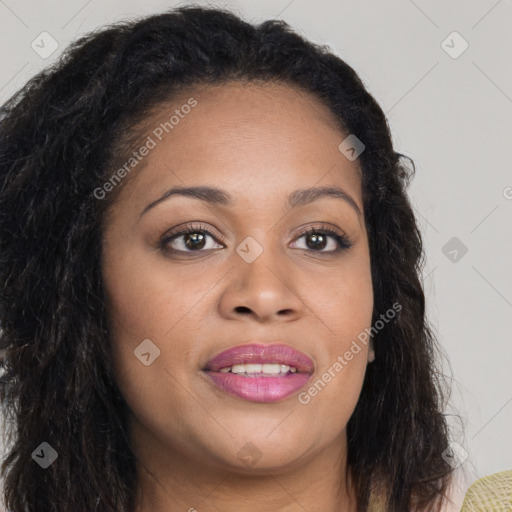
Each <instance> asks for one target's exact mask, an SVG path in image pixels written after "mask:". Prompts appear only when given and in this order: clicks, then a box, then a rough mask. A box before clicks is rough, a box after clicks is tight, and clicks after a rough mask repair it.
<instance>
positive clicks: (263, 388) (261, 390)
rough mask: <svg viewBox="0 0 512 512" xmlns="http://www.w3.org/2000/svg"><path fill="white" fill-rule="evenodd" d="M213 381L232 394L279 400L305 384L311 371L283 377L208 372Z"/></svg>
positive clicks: (247, 397)
mask: <svg viewBox="0 0 512 512" xmlns="http://www.w3.org/2000/svg"><path fill="white" fill-rule="evenodd" d="M206 374H207V375H208V376H209V377H210V379H211V380H212V381H213V383H214V384H215V385H216V386H218V387H219V388H220V389H222V390H223V391H225V392H226V393H230V394H231V395H234V396H238V397H239V398H243V399H245V400H250V401H252V402H264V403H269V402H277V401H278V400H282V399H283V398H286V397H288V396H290V395H293V394H294V393H296V392H297V391H299V389H301V388H302V387H304V386H305V384H306V382H307V381H308V380H309V377H310V374H309V373H289V374H286V375H283V376H281V377H243V376H240V375H237V374H235V373H222V372H206Z"/></svg>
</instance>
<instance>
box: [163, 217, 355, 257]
mask: <svg viewBox="0 0 512 512" xmlns="http://www.w3.org/2000/svg"><path fill="white" fill-rule="evenodd" d="M191 233H205V234H207V235H208V236H210V237H211V238H213V239H214V240H215V241H216V242H221V243H224V241H225V238H224V237H223V236H222V235H220V236H218V237H217V236H215V235H214V234H213V233H212V232H211V231H210V230H209V229H207V228H206V227H205V226H203V225H201V224H188V225H187V226H185V228H184V229H182V230H181V231H178V232H176V233H171V234H169V235H164V237H163V238H162V239H161V240H160V243H159V247H160V248H161V249H162V250H165V251H167V252H171V253H180V254H183V253H185V254H190V253H194V252H198V253H200V252H207V251H208V250H217V249H207V250H201V249H198V250H196V251H182V250H180V249H171V248H169V247H167V244H169V243H170V242H172V241H173V240H175V239H177V238H179V237H180V236H183V235H188V234H191ZM307 235H328V236H330V237H332V238H334V239H335V240H336V241H337V242H338V248H337V249H335V250H333V251H323V250H318V251H315V250H314V249H302V250H309V251H313V252H318V253H320V254H338V253H340V252H343V251H346V250H347V249H350V248H351V247H352V246H353V245H354V244H353V242H352V241H351V240H350V238H349V237H348V236H346V235H342V234H339V233H337V232H336V231H334V230H332V229H330V228H327V227H320V228H317V227H314V228H308V229H305V230H303V231H301V232H300V233H299V234H298V236H297V238H296V240H298V239H299V238H302V237H303V236H307ZM217 239H219V240H217Z"/></svg>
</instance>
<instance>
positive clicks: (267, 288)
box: [219, 250, 306, 323]
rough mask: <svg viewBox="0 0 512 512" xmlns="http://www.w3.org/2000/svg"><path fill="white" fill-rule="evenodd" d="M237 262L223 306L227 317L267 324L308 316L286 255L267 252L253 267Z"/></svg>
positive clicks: (221, 302) (224, 294)
mask: <svg viewBox="0 0 512 512" xmlns="http://www.w3.org/2000/svg"><path fill="white" fill-rule="evenodd" d="M233 258H234V268H233V269H232V270H231V272H229V274H228V276H229V281H228V284H227V285H226V288H225V289H224V291H223V293H222V296H221V298H220V304H219V307H220V311H221V314H222V315H223V316H224V317H226V318H230V319H237V320H241V319H245V318H251V319H252V320H254V321H256V322H258V323H267V322H273V321H278V322H291V321H294V320H297V319H299V318H300V317H301V316H302V315H303V314H304V309H305V308H306V306H305V304H304V302H303V299H302V297H301V296H300V292H301V291H302V290H301V289H300V281H299V280H298V279H297V275H296V274H295V273H294V272H293V269H292V267H291V266H290V262H289V261H285V258H284V257H283V256H282V255H281V257H278V256H277V255H275V254H274V253H273V252H271V251H270V250H264V251H263V252H262V253H261V254H260V255H259V256H258V257H257V258H256V259H255V260H254V261H252V262H250V263H249V262H247V261H246V260H244V259H243V258H242V257H241V256H239V255H238V254H234V255H233Z"/></svg>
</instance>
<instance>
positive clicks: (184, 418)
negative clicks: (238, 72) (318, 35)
mask: <svg viewBox="0 0 512 512" xmlns="http://www.w3.org/2000/svg"><path fill="white" fill-rule="evenodd" d="M190 98H193V100H191V99H190ZM194 100H195V101H194ZM195 102H197V103H195ZM184 105H188V107H186V106H184ZM173 115H174V118H173V119H172V121H170V122H169V120H170V118H171V116H173ZM330 116H331V114H330V112H329V111H328V109H327V108H326V107H324V106H323V105H322V104H320V103H319V102H318V101H317V100H316V98H315V97H313V96H311V95H309V94H307V93H305V92H297V91H296V90H294V89H292V88H290V87H288V86H285V85H278V84H272V85H267V86H262V85H256V84H249V85H247V84H246V85H242V84H240V83H235V82H232V83H229V84H227V85H222V86H215V87H207V88H203V89H199V88H196V89H194V90H191V91H190V93H189V94H183V95H182V96H181V97H180V98H179V99H177V100H175V101H173V103H172V105H162V106H161V108H160V109H159V110H158V114H157V115H154V117H152V118H151V119H148V120H147V125H146V126H147V132H146V134H145V136H144V137H145V139H144V142H143V144H144V145H145V147H146V148H147V150H143V149H140V148H135V150H136V152H137V155H136V159H137V163H136V164H135V165H134V164H133V162H134V161H130V162H131V164H129V165H128V166H127V168H130V166H133V168H132V169H131V170H130V175H129V178H125V179H127V183H126V187H125V188H124V189H123V190H122V192H121V194H120V195H119V198H118V200H117V201H116V203H115V204H114V205H113V210H112V217H111V218H110V219H109V221H108V223H107V224H106V226H105V231H104V239H103V254H102V272H103V279H104V284H105V289H106V296H107V308H108V312H109V318H110V332H111V339H112V350H113V358H114V364H115V371H116V379H117V382H118V385H119V387H120V390H121V392H122V394H123V396H124V398H125V400H126V402H127V403H128V405H129V408H130V409H131V414H132V417H131V422H130V425H131V436H132V440H133V447H134V451H135V453H136V454H137V455H138V457H139V458H141V459H143V460H144V461H145V463H146V465H153V466H154V465H155V464H164V461H167V463H170V461H172V460H176V458H177V457H186V459H187V460H188V461H192V462H191V463H197V465H198V466H199V465H200V466H203V467H206V466H209V467H217V468H218V467H222V468H224V469H229V470H232V471H239V472H247V471H251V472H257V471H259V470H261V471H269V470H271V469H272V468H273V469H274V470H277V468H280V469H283V468H293V467H294V466H297V467H298V466H299V465H301V464H304V462H305V461H307V460H311V459H312V458H314V457H315V456H318V455H319V454H320V453H325V451H326V449H328V450H331V453H336V454H337V455H338V454H339V453H343V450H344V449H345V448H344V447H345V443H346V436H345V427H346V424H347V421H348V420H349V418H350V416H351V414H352V412H353V410H354V408H355V405H356V402H357V400H358V396H359V393H360V390H361V386H362V382H363V378H364V374H365V370H366V365H367V352H368V347H367V346H366V345H364V344H361V343H359V348H360V350H359V352H357V353H355V351H354V350H352V356H353V357H352V358H350V360H347V357H345V356H344V354H346V353H347V351H350V349H351V346H352V347H354V345H353V342H354V340H357V336H358V335H359V334H360V333H361V332H363V331H364V330H365V328H369V327H370V325H371V318H372V310H373V291H372V281H371V273H370V256H369V249H368V239H367V233H366V230H365V223H364V216H363V214H364V212H363V201H362V191H361V182H360V175H359V170H358V166H357V160H356V161H351V160H349V159H348V158H346V157H345V156H344V154H343V153H341V152H340V150H339V149H338V146H339V145H340V143H341V142H342V141H343V140H344V139H345V138H346V136H347V135H348V134H342V133H341V132H340V131H339V130H338V129H337V128H336V126H335V123H334V122H333V120H332V118H331V117H330ZM166 122H167V123H168V124H167V125H166V124H165V123H166ZM161 123H162V124H161ZM148 137H149V138H148ZM131 156H133V155H128V156H127V162H128V160H129V158H130V157H131ZM177 187H180V188H181V187H210V188H215V189H218V192H215V193H213V192H210V193H208V194H203V196H202V198H199V197H193V196H192V195H180V194H170V195H168V196H167V198H165V199H162V200H161V201H159V202H156V201H157V200H158V199H160V198H162V197H165V195H166V193H167V192H168V191H169V190H171V189H173V188H177ZM321 187H335V188H337V189H340V190H341V191H343V193H344V194H345V196H343V195H342V194H339V195H334V194H318V195H316V194H314V193H313V192H310V193H309V194H305V195H299V191H303V190H305V189H310V188H311V189H313V190H316V189H320V188H321ZM228 196H229V198H230V200H226V197H228ZM289 198H290V202H288V200H289ZM187 225H190V226H191V229H190V231H191V233H189V234H187V233H185V234H181V235H178V236H176V237H174V238H173V239H172V238H171V237H172V235H175V234H177V233H178V232H180V231H182V230H183V229H184V228H185V227H186V226H187ZM308 228H315V229H316V230H318V231H319V232H323V233H322V234H317V235H315V234H304V230H307V229H308ZM325 229H329V230H332V231H333V232H334V233H335V235H336V234H337V235H340V236H342V235H344V236H345V237H346V238H348V239H349V240H350V242H351V243H352V246H351V247H349V248H344V245H343V244H340V242H338V241H337V239H336V237H335V235H332V234H330V233H325V232H324V231H325ZM207 231H208V232H210V233H211V234H209V233H207ZM246 344H257V345H260V347H259V350H258V347H256V349H255V348H254V347H246V348H242V350H241V351H238V352H235V353H229V352H228V353H227V355H226V357H223V358H222V360H219V359H217V362H218V364H217V365H216V366H215V368H214V367H213V366H212V364H211V363H210V361H211V360H212V359H213V358H214V357H215V356H216V355H218V354H220V353H221V352H223V351H226V350H227V349H231V348H237V347H238V348H239V347H242V346H243V345H246ZM270 345H272V346H274V345H286V346H287V347H284V348H283V347H282V346H281V347H277V349H278V350H276V351H275V352H272V351H271V352H269V353H267V354H266V355H267V357H266V358H265V357H264V356H265V350H266V349H267V348H268V347H269V346H270ZM272 348H276V347H272ZM295 351H298V352H299V354H297V352H295ZM236 355H238V358H236V357H235V356H236ZM341 360H343V361H344V363H341ZM244 361H247V362H248V363H250V364H256V365H257V364H266V365H268V366H265V367H263V366H262V367H261V368H260V367H259V366H256V367H254V366H253V367H249V368H244V367H241V366H238V367H233V365H236V364H243V362H244ZM258 361H260V362H259V363H258ZM337 362H338V363H339V364H338V365H336V363H337ZM287 364H288V366H290V368H289V369H288V368H287V366H286V365H287ZM294 364H295V365H296V371H294V370H295V368H294ZM308 364H310V365H312V366H310V367H308ZM276 365H277V366H276ZM281 365H285V366H284V367H283V366H281ZM340 365H341V367H342V368H341V369H340ZM221 367H222V368H224V370H223V371H220V370H221ZM230 367H231V370H233V371H235V373H233V371H231V370H230V371H229V372H228V370H227V368H230ZM208 369H209V370H210V371H207V370H208ZM244 369H245V370H248V371H249V372H256V376H255V375H254V374H252V376H246V375H241V374H240V375H239V374H236V372H237V371H242V370H244ZM213 370H216V371H213ZM265 371H266V372H270V373H272V372H274V371H282V373H281V374H280V375H275V376H273V377H268V376H267V375H268V373H265V375H262V373H263V372H265ZM326 372H327V377H325V375H324V374H326ZM329 377H330V378H329ZM264 379H269V380H264ZM318 381H321V383H320V384H318ZM315 383H317V385H316V388H315V386H314V385H315ZM312 387H313V388H314V389H313V391H310V390H311V388H312ZM315 389H316V392H315Z"/></svg>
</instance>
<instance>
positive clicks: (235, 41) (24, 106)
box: [0, 6, 452, 512]
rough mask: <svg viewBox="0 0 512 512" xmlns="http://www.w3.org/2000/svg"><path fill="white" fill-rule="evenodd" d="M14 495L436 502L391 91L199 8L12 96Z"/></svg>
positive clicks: (278, 34)
mask: <svg viewBox="0 0 512 512" xmlns="http://www.w3.org/2000/svg"><path fill="white" fill-rule="evenodd" d="M1 138H2V144H1V149H0V179H1V187H0V190H1V192H0V203H1V210H0V219H1V220H0V240H1V246H0V252H1V255H2V258H1V267H0V269H1V270H0V276H1V277H0V279H1V284H2V298H1V300H2V303H1V307H2V319H1V321H2V327H3V332H2V346H4V347H6V348H7V350H8V355H7V358H6V368H5V374H4V376H3V382H2V387H1V397H2V402H3V404H4V408H5V411H6V413H5V414H6V418H7V419H8V422H7V424H8V425H11V428H12V432H11V437H12V445H11V446H10V451H9V452H8V454H7V457H6V458H5V460H4V463H3V467H2V468H3V475H4V478H5V483H4V488H5V491H4V492H5V501H6V505H7V508H8V510H10V511H11V512H21V511H22V510H23V511H24V510H26V509H27V508H28V509H29V510H38V511H41V512H44V511H50V510H51V511H52V512H57V511H59V512H60V511H69V510H73V511H81V510H83V511H90V510H96V511H116V512H117V511H130V512H131V511H135V512H147V511H150V510H151V511H157V512H158V511H161V510H162V511H163V510H166V511H175V510H176V511H178V510H189V511H194V510H197V511H200V512H202V511H213V510H223V511H228V512H229V511H231V510H244V511H254V510H273V511H279V510H283V511H284V510H287V511H292V510H293V511H295V510H324V511H333V512H334V511H338V510H344V511H356V510H357V511H375V510H379V511H386V512H388V511H389V512H390V511H406V510H407V511H408V510H416V511H426V510H442V509H444V508H443V507H445V506H446V504H447V503H448V502H449V500H448V491H449V485H450V481H451V475H452V467H451V466H450V464H449V463H448V462H449V461H447V460H445V459H446V457H444V456H443V453H446V449H447V448H448V439H447V424H446V419H445V417H444V415H443V403H442V397H443V389H444V388H443V387H442V386H441V383H440V382H438V380H437V375H438V371H437V359H436V354H437V352H436V350H437V348H436V347H437V345H436V342H435V338H434V335H433V334H432V332H431V330H430V329H429V326H428V322H427V320H426V318H425V297H424V293H423V289H422V284H421V276H420V270H421V263H422V256H423V253H422V240H421V236H420V233H419V231H418V228H417V225H416V221H415V218H414V215H413V211H412V209H411V206H410V204H409V201H408V198H407V195H406V192H405V189H406V186H407V184H408V181H409V179H410V177H411V174H412V172H411V171H410V170H409V169H408V168H407V167H406V166H405V165H404V164H403V163H402V155H400V154H399V153H397V152H395V151H394V150H393V146H392V141H391V136H390V132H389V129H388V125H387V122H386V118H385V116H384V114H383V112H382V109H381V108H380V107H379V105H378V104H377V103H376V101H375V100H374V99H373V97H372V96H371V95H370V94H369V93H368V92H367V91H366V89H365V87H364V85H363V83H362V81H361V80H360V78H359V77H358V75H357V74H356V73H355V71H354V70H353V69H352V68H351V67H349V66H348V65H347V64H346V63H344V62H343V61H342V60H341V59H340V58H338V57H337V56H335V55H333V54H332V53H331V52H330V51H329V49H328V48H324V47H319V46H315V45H313V44H312V43H310V42H308V41H306V40H304V39H303V38H301V37H300V36H299V35H297V34H296V33H294V32H293V31H292V30H291V29H290V28H289V27H288V26H287V25H286V24H285V23H283V22H280V21H267V22H265V23H262V24H261V25H259V26H254V25H250V24H248V23H246V22H245V21H243V20H241V19H240V18H238V17H236V16H235V15H234V14H232V13H230V12H228V11H224V10H219V9H204V8H200V7H195V6H191V7H190V6H189V7H183V8H180V9H175V10H173V11H171V12H167V13H164V14H159V15H154V16H150V17H147V18H145V19H141V20H138V21H132V22H123V23H118V24H116V25H112V26H110V27H107V28H105V29H103V30H101V31H98V32H96V33H93V34H90V35H88V36H86V37H83V38H82V39H80V40H78V41H76V42H75V43H73V44H72V45H71V46H70V47H69V48H68V49H67V51H66V52H65V55H64V56H63V57H62V58H61V60H60V61H59V62H58V63H57V64H56V65H55V66H54V67H53V68H51V69H48V70H46V71H44V72H42V73H40V74H39V75H37V76H36V77H34V78H33V79H32V80H30V81H29V83H28V84H27V85H26V86H25V87H24V88H23V89H22V90H21V91H20V92H19V93H18V94H17V95H15V96H14V97H13V98H11V100H9V101H8V102H7V103H6V104H5V105H4V107H3V118H2V120H1Z"/></svg>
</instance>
